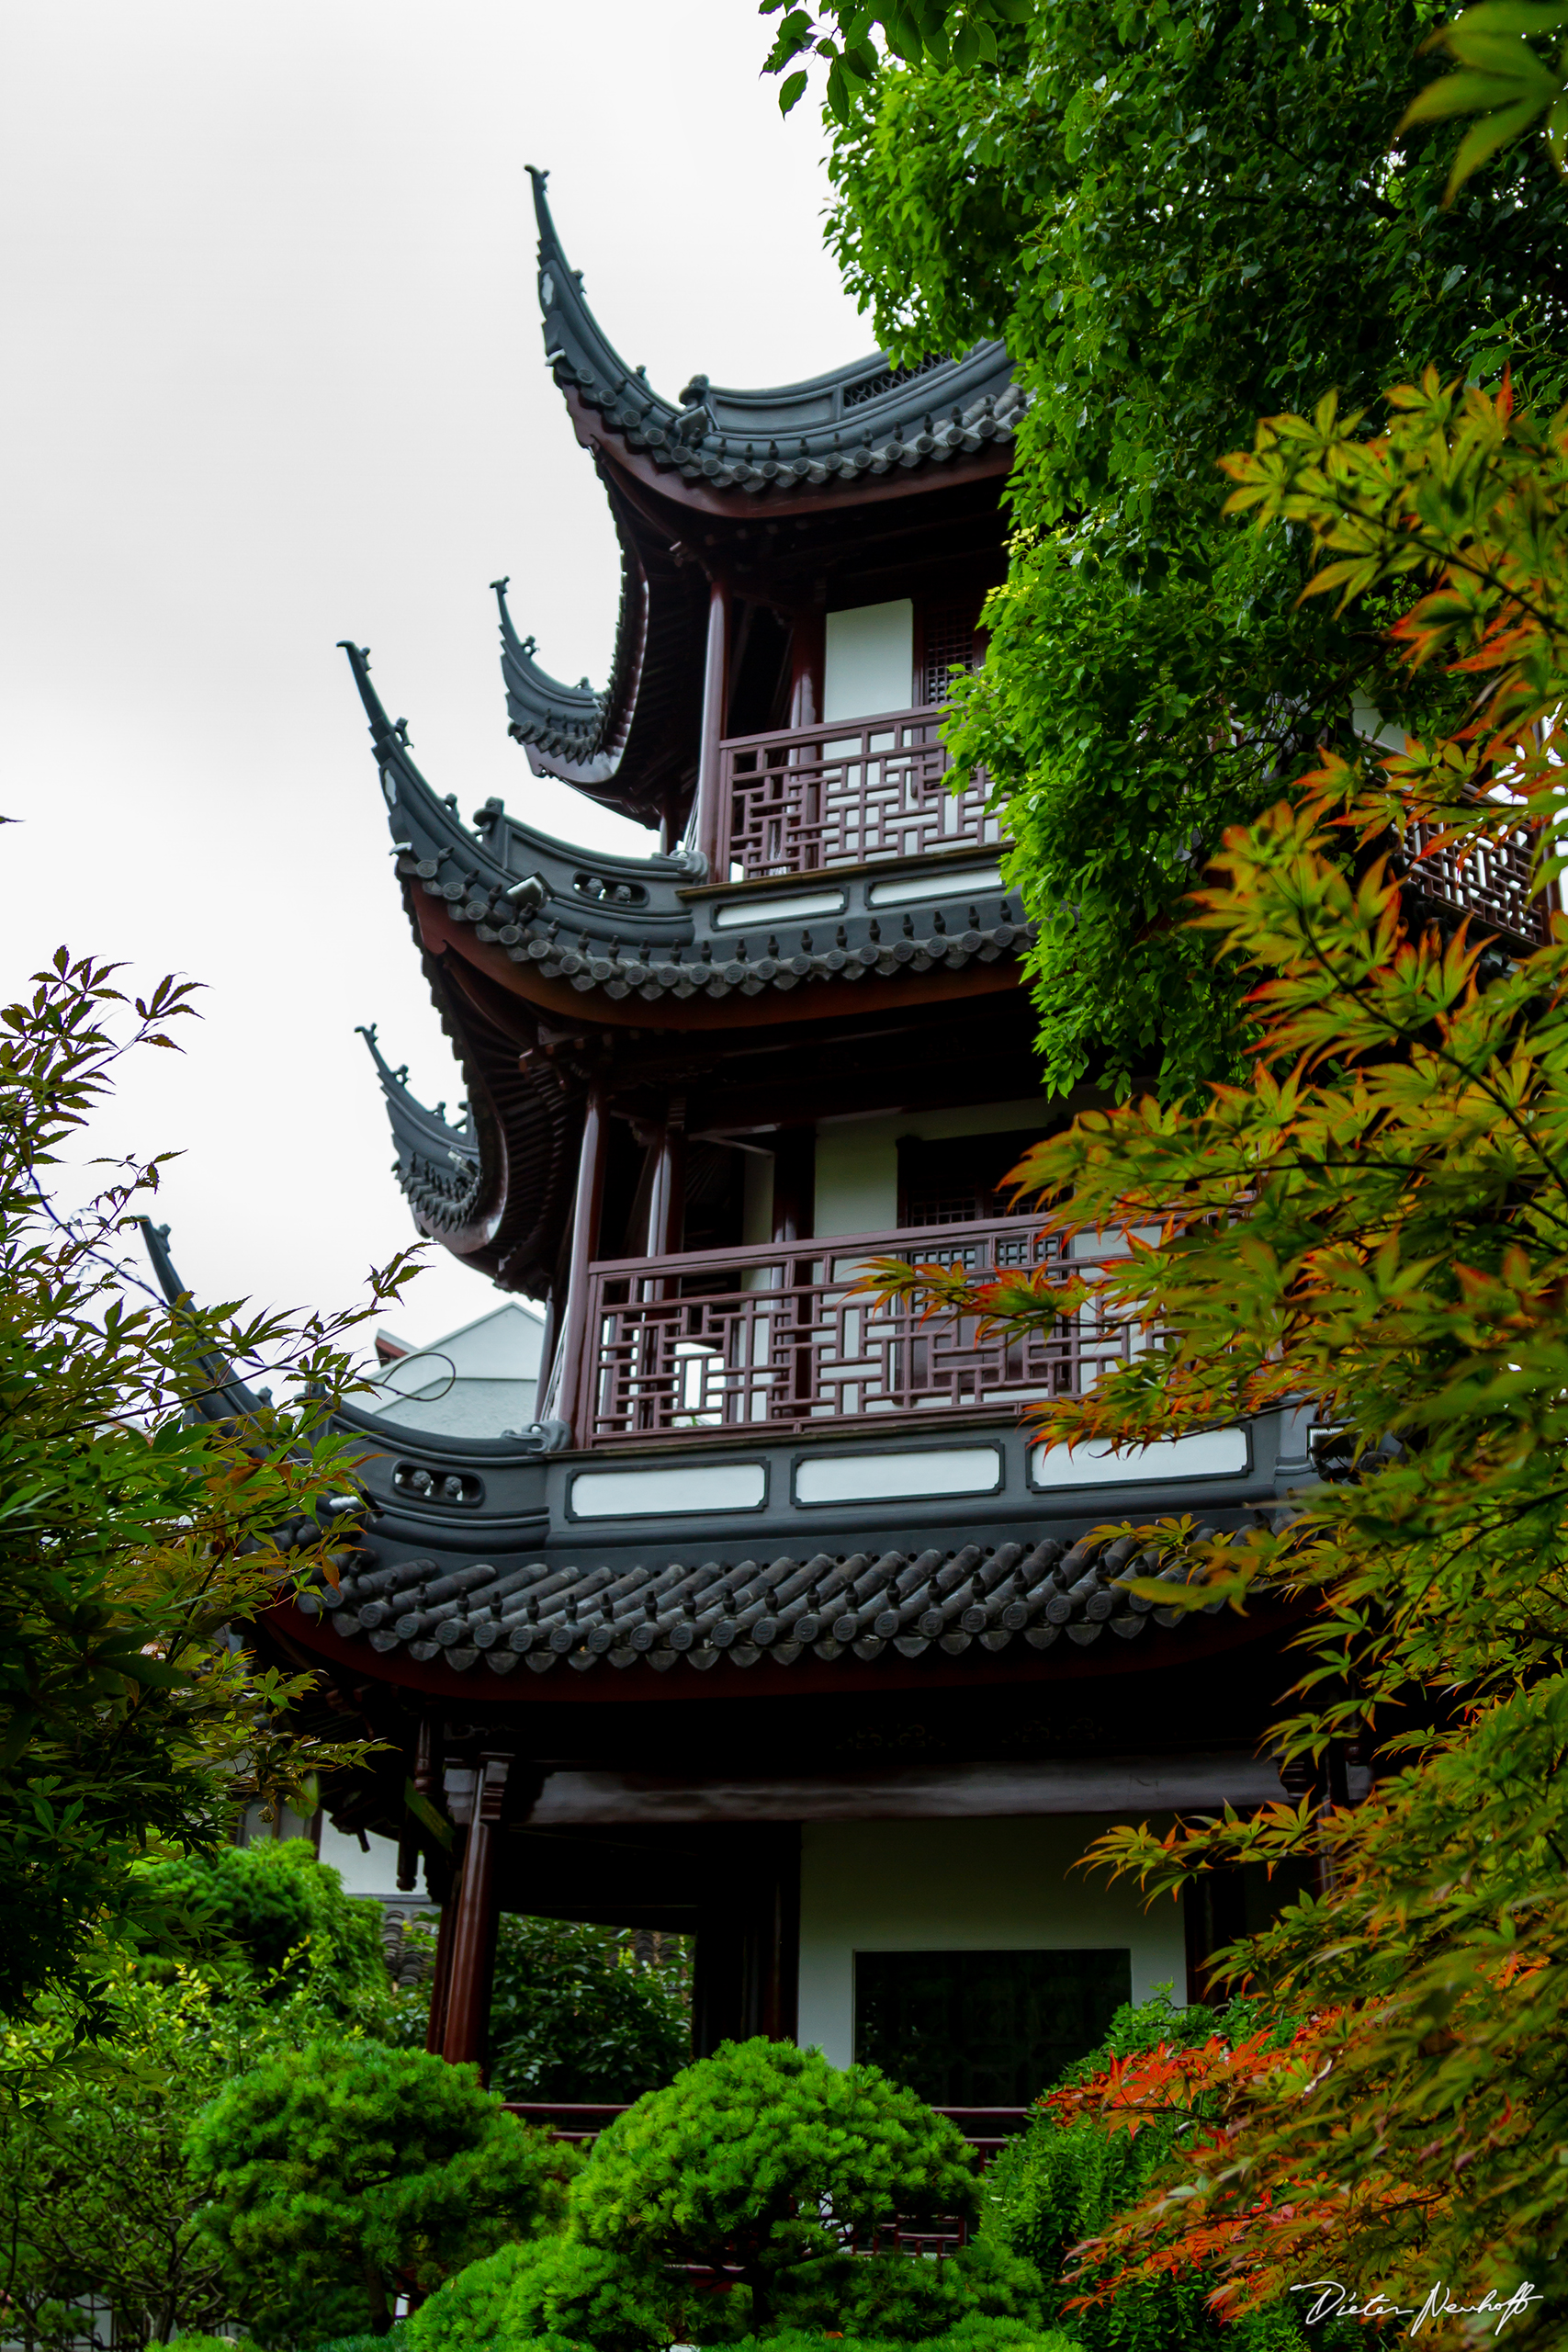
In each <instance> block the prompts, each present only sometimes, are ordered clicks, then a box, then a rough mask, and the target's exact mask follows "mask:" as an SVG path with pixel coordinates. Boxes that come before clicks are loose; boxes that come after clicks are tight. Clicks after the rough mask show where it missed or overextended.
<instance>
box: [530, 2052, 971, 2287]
mask: <svg viewBox="0 0 1568 2352" xmlns="http://www.w3.org/2000/svg"><path fill="white" fill-rule="evenodd" d="M976 2204H977V2197H976V2175H975V2170H974V2161H973V2157H972V2154H971V2152H970V2150H969V2149H968V2147H967V2146H966V2145H965V2143H964V2140H963V2139H962V2137H961V2136H960V2134H959V2132H958V2131H957V2130H956V2129H955V2127H954V2126H953V2124H951V2123H949V2122H948V2121H947V2120H945V2119H944V2118H943V2117H941V2116H939V2115H936V2114H934V2113H933V2112H932V2110H931V2109H930V2108H929V2107H928V2106H927V2105H926V2104H925V2102H924V2100H923V2099H920V2098H917V2097H916V2096H915V2094H914V2093H913V2092H912V2091H908V2090H904V2089H902V2088H901V2087H900V2086H898V2085H897V2084H895V2083H890V2082H889V2081H888V2080H887V2079H886V2076H885V2075H881V2074H879V2073H878V2072H877V2070H876V2069H875V2068H874V2067H872V2066H852V2067H851V2068H849V2069H848V2071H847V2072H840V2069H839V2068H838V2067H836V2066H831V2065H829V2063H828V2061H827V2059H826V2058H824V2057H823V2056H822V2054H821V2052H819V2051H816V2050H797V2049H796V2048H795V2046H794V2045H793V2044H792V2043H789V2042H776V2041H762V2040H761V2039H758V2040H756V2041H744V2042H732V2041H731V2042H725V2043H723V2044H721V2046H720V2047H719V2049H718V2050H717V2051H716V2052H715V2053H714V2055H713V2056H712V2057H711V2058H705V2059H701V2060H699V2061H698V2062H697V2064H694V2065H692V2066H688V2067H687V2068H686V2069H685V2071H684V2072H683V2073H682V2074H681V2075H677V2077H676V2079H675V2081H674V2082H673V2083H671V2085H670V2086H669V2087H668V2089H665V2090H660V2091H652V2092H649V2094H648V2095H647V2096H646V2097H644V2098H640V2099H639V2100H638V2101H637V2105H636V2106H635V2107H633V2108H631V2109H629V2110H628V2111H627V2112H626V2114H625V2115H623V2116H619V2117H617V2118H616V2120H615V2122H614V2123H612V2124H611V2125H610V2127H609V2129H608V2130H607V2131H604V2133H602V2134H601V2136H600V2138H599V2139H598V2141H597V2142H596V2143H595V2144H594V2148H593V2152H592V2156H591V2157H590V2159H589V2161H588V2163H587V2165H585V2166H584V2167H583V2170H582V2171H581V2174H580V2175H579V2176H578V2178H577V2179H576V2180H575V2181H574V2182H573V2184H572V2188H571V2191H570V2211H571V2227H572V2231H573V2233H574V2234H575V2235H576V2236H579V2237H581V2238H582V2239H584V2240H585V2241H586V2242H587V2243H588V2244H590V2245H596V2246H601V2247H603V2248H604V2250H605V2251H606V2252H611V2253H615V2254H619V2255H623V2256H628V2257H630V2258H632V2259H633V2260H635V2261H637V2262H640V2263H641V2264H643V2265H646V2266H651V2265H655V2264H663V2263H667V2262H688V2263H698V2264H702V2265H704V2266H705V2267H709V2268H711V2269H713V2270H715V2271H716V2272H717V2271H719V2270H720V2269H721V2268H722V2267H724V2266H727V2265H733V2266H736V2267H738V2268H739V2275H740V2279H741V2285H742V2290H744V2297H745V2300H744V2301H743V2300H742V2294H741V2292H740V2291H737V2292H734V2293H732V2294H731V2295H730V2296H729V2297H728V2299H727V2301H726V2307H725V2311H724V2322H725V2325H724V2327H723V2329H722V2330H721V2332H728V2330H729V2329H731V2328H736V2327H738V2326H739V2325H743V2324H748V2322H749V2324H750V2325H751V2326H752V2327H753V2328H755V2329H757V2330H758V2331H759V2332H761V2331H763V2330H765V2329H766V2328H767V2327H768V2326H770V2325H771V2324H773V2323H774V2322H775V2321H777V2320H779V2319H781V2318H783V2317H784V2316H786V2315H789V2312H790V2309H791V2303H792V2298H796V2297H804V2298H805V2302H806V2307H807V2309H809V2310H810V2311H811V2312H812V2315H813V2316H815V2312H816V2310H818V2309H819V2308H821V2306H822V2304H823V2303H824V2301H828V2302H829V2303H830V2304H831V2307H832V2308H833V2309H835V2310H836V2309H837V2308H838V2304H839V2301H840V2300H841V2297H842V2294H843V2291H844V2290H845V2288H846V2286H847V2285H848V2282H849V2278H850V2276H851V2274H853V2275H854V2277H855V2278H856V2279H857V2281H860V2282H863V2283H862V2284H860V2285H857V2290H856V2291H857V2292H866V2293H871V2292H873V2287H872V2281H873V2279H874V2278H876V2277H877V2275H878V2274H877V2271H876V2270H875V2269H874V2267H873V2265H874V2263H875V2264H876V2265H877V2266H882V2265H886V2264H888V2263H896V2264H904V2263H905V2261H906V2259H907V2258H906V2257H904V2256H897V2255H893V2256H877V2257H868V2258H866V2259H864V2260H861V2261H857V2260H855V2259H854V2258H853V2257H852V2256H849V2255H848V2254H847V2253H846V2251H845V2243H846V2238H847V2237H849V2236H853V2237H855V2238H858V2239H860V2240H862V2241H864V2240H865V2239H867V2238H869V2237H870V2236H871V2234H872V2233H873V2232H874V2230H875V2229H876V2227H877V2225H878V2224H879V2223H881V2222H886V2221H887V2220H888V2219H889V2218H890V2217H891V2216H892V2215H893V2214H894V2213H896V2212H903V2213H910V2214H931V2213H964V2214H973V2213H974V2212H975V2211H976Z"/></svg>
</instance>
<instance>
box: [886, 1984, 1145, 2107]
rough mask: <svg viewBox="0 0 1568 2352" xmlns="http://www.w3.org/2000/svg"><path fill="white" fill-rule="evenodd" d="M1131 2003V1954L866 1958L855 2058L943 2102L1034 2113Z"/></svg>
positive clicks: (937, 2104) (921, 2094)
mask: <svg viewBox="0 0 1568 2352" xmlns="http://www.w3.org/2000/svg"><path fill="white" fill-rule="evenodd" d="M1132 1997H1133V1956H1132V1954H1131V1952H1129V1951H1114V1950H1107V1951H858V1952H856V1954H855V2057H856V2059H857V2061H858V2062H859V2063H860V2064H863V2065H864V2064H869V2065H873V2066H880V2067H881V2069H882V2071H883V2073H884V2074H885V2075H891V2076H892V2077H893V2079H894V2081H895V2082H899V2083H904V2084H906V2085H907V2086H908V2088H909V2089H910V2090H912V2091H916V2092H918V2093H919V2097H920V2098H923V2099H927V2100H929V2101H930V2102H931V2105H932V2106H933V2107H1027V2106H1028V2105H1029V2103H1030V2102H1031V2100H1032V2099H1035V2098H1039V2096H1040V2094H1041V2092H1042V2091H1043V2090H1045V2089H1047V2088H1048V2087H1049V2086H1050V2085H1051V2084H1052V2083H1054V2082H1055V2080H1056V2078H1057V2077H1058V2075H1060V2074H1061V2073H1062V2070H1063V2068H1064V2067H1066V2066H1070V2065H1072V2064H1074V2062H1075V2061H1076V2060H1077V2059H1079V2058H1082V2057H1085V2056H1086V2055H1087V2054H1088V2052H1089V2051H1091V2050H1093V2049H1095V2048H1096V2047H1097V2046H1098V2044H1099V2043H1100V2042H1101V2041H1103V2040H1104V2039H1105V2034H1106V2031H1107V2029H1108V2028H1109V2026H1110V2023H1111V2018H1112V2016H1113V2015H1114V2013H1115V2011H1116V2010H1117V2009H1119V2008H1120V2007H1122V2003H1123V2002H1124V2001H1130V2000H1131V1999H1132Z"/></svg>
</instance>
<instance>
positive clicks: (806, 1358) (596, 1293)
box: [574, 1217, 1142, 1446]
mask: <svg viewBox="0 0 1568 2352" xmlns="http://www.w3.org/2000/svg"><path fill="white" fill-rule="evenodd" d="M1060 1250H1061V1242H1060V1240H1059V1238H1056V1237H1043V1236H1042V1235H1041V1234H1039V1233H1038V1232H1037V1231H1036V1229H1035V1227H1034V1224H1033V1221H1032V1218H1029V1217H997V1218H994V1219H990V1220H987V1221H985V1222H980V1223H974V1224H963V1225H939V1226H928V1227H923V1228H921V1229H919V1230H918V1231H914V1232H901V1233H860V1234H848V1235H844V1236H842V1237H837V1238H832V1239H829V1240H818V1241H795V1242H786V1243H778V1242H772V1243H765V1244H761V1245H759V1246H756V1247H753V1248H750V1249H741V1250H690V1251H687V1252H685V1253H684V1254H683V1255H682V1256H679V1257H668V1258H637V1259H623V1260H618V1261H608V1262H605V1263H601V1264H598V1265H594V1266H591V1267H590V1268H589V1274H588V1279H589V1297H588V1314H587V1320H586V1333H585V1350H584V1363H583V1372H582V1381H581V1393H580V1395H579V1397H578V1399H577V1411H576V1414H575V1418H574V1427H575V1428H576V1430H577V1442H578V1443H579V1444H580V1445H589V1446H592V1445H606V1444H611V1443H617V1444H618V1443H622V1442H625V1441H626V1440H627V1439H636V1438H668V1437H670V1436H671V1435H674V1434H680V1433H682V1432H695V1431H701V1430H715V1431H719V1430H727V1431H728V1430H758V1431H761V1430H769V1429H771V1430H778V1429H780V1428H791V1427H809V1428H811V1429H814V1430H815V1429H818V1428H820V1427H821V1426H822V1425H823V1424H824V1423H825V1422H827V1423H831V1422H838V1421H857V1422H859V1421H863V1420H864V1419H865V1417H866V1416H867V1415H872V1416H884V1415H892V1414H907V1415H909V1416H911V1417H918V1418H919V1419H922V1420H924V1419H927V1418H929V1416H930V1415H931V1413H933V1412H937V1413H940V1412H942V1411H943V1410H949V1411H953V1410H973V1409H974V1408H976V1407H979V1406H987V1405H994V1404H996V1405H999V1404H1013V1403H1018V1402H1020V1401H1021V1400H1022V1399H1024V1398H1027V1397H1061V1396H1067V1397H1072V1396H1079V1395H1082V1394H1083V1393H1084V1391H1085V1390H1087V1389H1088V1388H1089V1387H1091V1386H1092V1385H1093V1384H1094V1382H1095V1381H1096V1380H1097V1379H1098V1378H1099V1377H1100V1374H1101V1372H1103V1371H1104V1370H1105V1369H1106V1368H1107V1366H1108V1365H1109V1364H1111V1363H1121V1362H1122V1361H1124V1359H1125V1358H1126V1356H1127V1355H1128V1353H1129V1352H1130V1351H1133V1350H1134V1349H1135V1348H1136V1346H1138V1345H1139V1344H1141V1343H1142V1342H1141V1337H1140V1334H1139V1332H1138V1330H1137V1329H1136V1327H1135V1325H1134V1324H1132V1323H1130V1322H1128V1321H1126V1320H1123V1319H1116V1318H1113V1317H1111V1316H1110V1315H1101V1314H1100V1312H1099V1311H1098V1310H1097V1309H1095V1308H1094V1307H1093V1306H1087V1307H1085V1308H1083V1309H1081V1310H1080V1311H1079V1313H1078V1314H1077V1315H1075V1316H1069V1317H1062V1318H1061V1319H1060V1320H1058V1321H1057V1322H1056V1323H1055V1324H1054V1325H1052V1326H1050V1327H1049V1328H1046V1329H1036V1330H1032V1331H1028V1332H1024V1333H1021V1334H1016V1335H1009V1334H1003V1333H999V1332H996V1331H991V1332H988V1333H986V1334H984V1335H982V1333H981V1331H980V1329H979V1326H978V1322H977V1320H976V1317H972V1316H963V1317H960V1316H942V1317H931V1318H930V1319H929V1320H927V1319H923V1318H922V1317H921V1315H920V1314H919V1311H918V1310H915V1309H912V1308H910V1307H908V1306H904V1305H901V1304H897V1303H896V1304H894V1305H891V1306H878V1305H876V1304H875V1303H874V1300H873V1299H872V1298H871V1297H870V1296H869V1295H867V1293H866V1292H865V1291H864V1290H863V1289H862V1288H861V1287H860V1285H861V1283H863V1280H864V1277H865V1274H866V1271H867V1267H868V1264H869V1262H870V1261H871V1260H872V1259H874V1258H885V1257H889V1258H890V1257H897V1258H902V1259H905V1260H907V1261H910V1262H915V1263H919V1264H922V1265H931V1264H940V1265H943V1266H949V1267H958V1268H962V1269H963V1270H964V1272H965V1273H967V1274H969V1275H971V1276H974V1277H978V1278H984V1277H985V1276H987V1274H991V1273H1001V1272H1028V1271H1030V1270H1031V1269H1032V1268H1033V1267H1036V1266H1039V1265H1042V1264H1044V1263H1046V1262H1048V1261H1051V1260H1052V1259H1054V1258H1056V1257H1057V1256H1059V1253H1060ZM1098 1262H1100V1261H1095V1260H1083V1259H1079V1258H1078V1257H1077V1255H1076V1254H1075V1256H1074V1258H1073V1260H1072V1268H1073V1271H1074V1272H1077V1271H1080V1270H1081V1271H1084V1272H1089V1271H1092V1268H1093V1266H1094V1265H1095V1264H1096V1263H1098ZM1064 1271H1066V1267H1065V1266H1064Z"/></svg>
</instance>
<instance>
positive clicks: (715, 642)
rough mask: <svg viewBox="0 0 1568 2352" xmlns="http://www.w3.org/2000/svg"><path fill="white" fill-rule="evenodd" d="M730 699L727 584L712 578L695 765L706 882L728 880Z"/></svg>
mask: <svg viewBox="0 0 1568 2352" xmlns="http://www.w3.org/2000/svg"><path fill="white" fill-rule="evenodd" d="M728 699H729V582H728V580H726V579H725V578H724V577H723V576H722V575H721V574H718V573H716V574H715V576H714V578H713V581H712V582H711V583H710V585H709V588H708V642H707V661H706V663H705V667H704V671H703V740H702V751H701V754H700V757H699V760H698V764H697V847H698V848H699V849H700V850H701V852H702V854H703V855H704V856H705V858H706V859H707V862H708V880H709V881H710V882H728V879H729V806H728V796H727V795H726V794H725V792H724V791H723V788H722V782H721V778H720V774H719V769H720V761H719V749H718V747H719V745H720V743H721V742H722V741H723V740H724V725H725V711H726V705H727V704H728Z"/></svg>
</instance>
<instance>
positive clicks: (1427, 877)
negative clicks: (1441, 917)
mask: <svg viewBox="0 0 1568 2352" xmlns="http://www.w3.org/2000/svg"><path fill="white" fill-rule="evenodd" d="M1439 830H1440V829H1439V828H1438V826H1436V825H1412V826H1411V828H1410V831H1409V832H1408V833H1407V834H1406V836H1405V842H1404V854H1405V859H1406V865H1405V876H1404V881H1405V889H1406V892H1407V894H1409V895H1410V896H1411V897H1413V898H1415V899H1416V900H1417V901H1420V900H1423V899H1424V900H1426V901H1427V903H1428V905H1429V906H1430V907H1431V908H1432V909H1433V910H1436V909H1438V908H1451V909H1452V910H1454V912H1455V913H1458V914H1467V915H1469V916H1470V918H1471V928H1472V932H1474V933H1477V934H1479V933H1482V932H1493V933H1497V934H1498V935H1499V936H1500V937H1501V939H1502V940H1503V942H1504V944H1509V943H1510V942H1517V944H1519V945H1521V946H1523V947H1526V948H1532V947H1543V946H1544V945H1545V944H1546V942H1547V941H1548V939H1550V937H1551V901H1550V898H1549V895H1548V894H1547V893H1546V892H1544V891H1536V892H1535V893H1534V895H1532V887H1531V875H1530V865H1531V859H1532V856H1533V854H1534V848H1535V839H1534V834H1533V832H1532V831H1531V829H1530V828H1529V826H1527V825H1524V824H1520V825H1518V826H1517V827H1516V828H1515V829H1514V830H1513V831H1511V832H1509V833H1506V835H1504V836H1503V837H1502V838H1501V839H1494V840H1489V841H1482V842H1474V843H1473V844H1472V846H1471V847H1470V848H1468V849H1464V850H1461V849H1459V848H1457V847H1456V848H1448V849H1432V848H1431V847H1430V846H1429V844H1430V843H1432V842H1435V841H1437V840H1438V838H1439Z"/></svg>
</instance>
